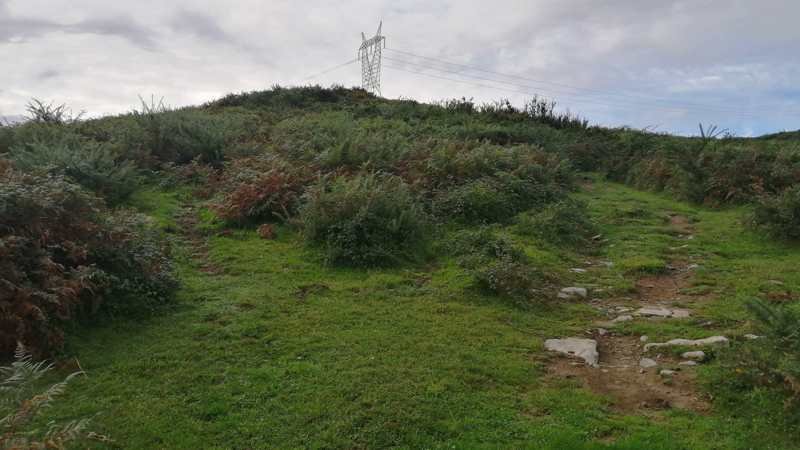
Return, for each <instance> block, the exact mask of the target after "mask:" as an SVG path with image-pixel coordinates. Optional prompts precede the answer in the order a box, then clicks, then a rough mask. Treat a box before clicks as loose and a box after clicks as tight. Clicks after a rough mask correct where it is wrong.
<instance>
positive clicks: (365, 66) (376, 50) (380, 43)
mask: <svg viewBox="0 0 800 450" xmlns="http://www.w3.org/2000/svg"><path fill="white" fill-rule="evenodd" d="M381 27H383V21H381V23H380V24H379V25H378V32H377V33H375V36H372V37H371V38H369V39H367V37H366V36H364V33H361V47H359V48H358V59H360V60H361V87H362V88H364V90H366V91H368V92H372V93H373V94H375V95H378V96H380V95H381V50H382V49H383V48H385V47H386V38H385V37H384V36H381Z"/></svg>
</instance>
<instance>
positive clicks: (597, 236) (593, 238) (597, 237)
mask: <svg viewBox="0 0 800 450" xmlns="http://www.w3.org/2000/svg"><path fill="white" fill-rule="evenodd" d="M600 239H603V235H602V234H596V235H594V236H592V240H593V241H599V240H600Z"/></svg>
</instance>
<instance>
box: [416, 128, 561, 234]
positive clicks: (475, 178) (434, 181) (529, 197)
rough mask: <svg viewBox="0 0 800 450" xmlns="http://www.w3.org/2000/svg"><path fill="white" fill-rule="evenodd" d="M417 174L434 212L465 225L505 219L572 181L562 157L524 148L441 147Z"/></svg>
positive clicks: (543, 200)
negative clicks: (425, 186)
mask: <svg viewBox="0 0 800 450" xmlns="http://www.w3.org/2000/svg"><path fill="white" fill-rule="evenodd" d="M421 172H423V174H424V175H423V184H425V185H427V186H428V188H429V189H430V190H431V192H432V194H433V206H432V208H433V211H434V213H435V214H436V215H437V216H440V217H447V218H451V217H455V218H458V219H459V220H462V221H464V222H467V223H479V222H484V223H492V222H505V221H508V220H510V219H511V218H512V217H513V216H514V215H516V214H517V213H519V212H520V211H524V210H526V209H529V208H532V207H536V206H541V205H545V204H547V203H549V202H552V201H554V200H556V199H558V198H560V197H562V196H563V195H564V192H565V190H566V189H568V188H570V187H571V185H572V174H571V169H570V166H569V163H568V162H567V161H565V160H562V159H560V158H559V157H558V156H556V155H549V154H546V153H544V152H542V151H541V150H540V149H537V148H535V147H529V146H515V147H511V148H504V147H500V146H496V145H491V144H482V145H478V146H473V147H467V148H464V147H461V146H457V145H449V146H444V147H441V148H439V149H438V150H436V151H434V152H433V153H432V154H431V156H430V158H429V159H428V160H427V161H426V162H425V166H424V167H423V168H422V170H421Z"/></svg>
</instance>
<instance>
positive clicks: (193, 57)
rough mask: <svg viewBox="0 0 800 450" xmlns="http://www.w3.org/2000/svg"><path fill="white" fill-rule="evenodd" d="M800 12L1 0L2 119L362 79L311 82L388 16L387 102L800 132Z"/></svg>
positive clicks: (318, 1) (709, 0)
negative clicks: (48, 103) (498, 103)
mask: <svg viewBox="0 0 800 450" xmlns="http://www.w3.org/2000/svg"><path fill="white" fill-rule="evenodd" d="M798 17H800V1H798V0H690V1H670V0H659V1H655V0H654V1H642V0H606V1H603V0H558V1H556V0H552V1H551V0H521V1H503V0H493V1H486V0H447V1H436V0H408V1H402V0H395V1H384V0H370V1H362V0H355V1H352V0H348V1H323V0H305V1H297V0H293V1H283V0H242V1H240V0H227V1H216V0H214V1H212V0H207V1H197V0H192V1H188V0H174V1H164V0H158V1H151V0H139V1H136V2H132V1H131V2H129V1H119V2H116V1H108V0H69V1H67V0H0V62H1V64H2V70H0V115H6V116H10V115H16V114H22V113H23V112H24V107H25V104H26V102H27V101H28V100H29V99H30V98H31V97H37V98H41V99H47V100H54V101H56V102H58V103H67V104H68V105H70V106H71V107H72V108H73V109H74V110H86V111H87V112H88V113H89V114H90V115H92V116H97V115H102V114H109V113H120V112H126V111H129V110H130V109H131V108H134V107H135V106H136V104H137V102H138V97H137V96H138V95H142V96H145V97H149V96H150V95H151V94H152V95H155V96H156V97H162V96H163V97H164V98H165V100H166V102H167V103H169V104H171V105H173V106H180V105H188V104H196V103H201V102H204V101H207V100H211V99H214V98H217V97H219V96H221V95H224V94H225V93H228V92H239V91H249V90H257V89H265V88H268V87H270V86H271V85H273V84H281V85H295V84H304V83H309V82H310V81H313V82H318V83H320V84H323V85H329V84H331V83H339V84H344V85H346V86H352V85H358V84H360V69H359V66H358V64H350V65H347V66H345V67H342V68H340V69H338V70H335V71H332V72H330V73H327V74H325V75H322V76H320V77H318V78H315V79H313V80H310V81H309V80H305V78H306V77H307V76H309V75H312V74H314V73H317V72H319V71H322V70H324V69H326V68H328V67H332V66H335V65H337V64H340V63H343V62H346V61H348V60H351V59H353V58H354V57H355V56H356V50H357V48H358V46H359V44H360V41H361V34H360V33H361V32H362V31H363V32H365V33H366V34H367V36H370V35H372V34H374V32H375V29H376V27H377V23H378V21H379V20H381V19H382V20H383V22H384V25H383V34H384V35H385V36H386V39H387V46H388V48H389V50H387V51H385V53H384V56H385V57H389V58H392V59H388V58H385V59H384V65H385V66H394V67H396V68H388V67H385V68H384V70H383V83H382V84H383V95H384V96H385V97H388V98H398V97H411V98H415V99H418V100H424V101H428V100H435V99H442V98H452V97H462V96H465V97H473V98H474V99H475V100H476V101H478V102H483V101H490V100H496V99H500V98H504V97H507V98H510V99H511V100H512V101H514V102H516V103H521V102H523V101H524V100H525V98H526V97H529V96H530V94H539V95H542V96H546V97H550V98H554V99H555V100H556V101H558V103H559V104H560V105H561V106H562V107H565V108H569V109H570V110H571V111H573V112H578V113H580V114H581V115H584V116H586V117H587V118H588V119H590V121H592V122H593V123H600V124H605V125H628V126H632V127H636V128H642V127H651V128H655V129H657V130H660V131H669V132H675V133H682V134H693V133H695V132H696V131H695V130H696V129H697V123H698V122H703V123H707V124H708V123H714V124H718V125H720V126H723V127H727V128H730V129H731V130H733V131H735V132H736V134H738V135H740V136H749V135H758V134H763V133H768V132H774V131H781V130H796V129H799V128H800V26H798V25H797V23H798V22H797V18H798ZM399 51H403V52H408V53H400V52H399ZM409 53H411V54H414V55H420V56H425V57H430V58H435V60H434V59H420V58H418V57H416V56H412V55H410V54H409ZM401 60H403V61H405V62H403V61H401ZM436 60H445V61H451V62H457V63H460V64H465V65H468V66H474V67H478V68H480V69H483V70H484V71H483V72H481V71H475V70H467V69H466V68H465V67H462V66H452V65H445V64H443V63H439V62H437V61H436ZM434 67H435V68H438V69H444V70H446V72H443V71H441V70H440V71H435V70H434V69H432V68H434ZM398 68H399V69H403V70H398ZM487 71H488V72H487ZM410 72H423V73H425V74H426V75H423V74H419V73H410ZM499 74H508V75H512V76H515V77H516V78H510V77H503V76H501V75H499ZM443 78H447V79H443ZM455 80H460V81H455ZM489 86H491V87H489Z"/></svg>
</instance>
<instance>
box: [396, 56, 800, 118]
mask: <svg viewBox="0 0 800 450" xmlns="http://www.w3.org/2000/svg"><path fill="white" fill-rule="evenodd" d="M387 50H388V51H391V52H394V53H400V54H404V55H408V56H412V57H414V58H419V59H423V60H428V61H433V62H436V63H438V64H444V65H449V66H453V67H459V68H462V69H465V70H471V71H477V72H483V73H487V74H492V75H498V76H501V77H505V78H512V79H518V80H524V81H529V82H534V83H540V84H546V85H551V86H556V87H560V88H565V89H570V90H573V91H580V92H586V93H591V94H597V95H603V96H615V97H621V98H625V99H631V100H629V101H635V102H639V104H641V103H642V102H660V103H671V104H675V105H683V106H686V107H687V108H681V110H691V109H701V108H702V109H706V110H708V111H713V112H727V113H734V114H738V113H741V112H743V111H741V110H739V109H729V108H725V107H724V106H716V105H707V104H699V103H691V102H685V101H680V100H674V99H666V98H659V97H652V96H647V95H642V94H638V93H625V92H612V91H603V90H599V89H591V88H584V87H578V86H572V85H568V84H564V83H556V82H551V81H546V80H540V79H535V78H530V77H524V76H519V75H512V74H506V73H502V72H497V71H494V70H489V69H484V68H482V67H477V66H471V65H467V64H460V63H455V62H452V61H446V60H443V59H439V58H432V57H429V56H423V55H418V54H416V53H412V52H407V51H403V50H397V49H392V48H387ZM386 59H393V60H395V61H399V62H403V63H406V64H409V65H415V66H418V67H423V68H427V69H431V70H437V71H440V72H446V73H451V74H458V75H460V76H464V77H470V78H476V79H481V80H485V81H493V82H498V83H504V84H511V85H515V86H523V85H519V84H517V83H512V82H508V81H501V80H497V79H496V78H485V77H484V78H481V77H476V76H474V75H469V74H465V73H463V71H454V70H447V69H442V68H440V67H434V66H431V65H426V64H419V63H412V62H409V61H406V60H400V59H397V58H391V57H389V56H386ZM525 87H526V88H534V89H540V88H538V87H534V86H525ZM548 89H552V88H548ZM562 92H563V91H562ZM566 95H579V94H577V93H566ZM762 108H764V109H762ZM762 108H752V107H748V108H747V110H748V111H747V112H752V113H755V112H756V111H759V110H763V111H764V112H769V113H789V114H800V112H798V111H788V110H783V111H778V110H776V109H775V108H770V107H762Z"/></svg>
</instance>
